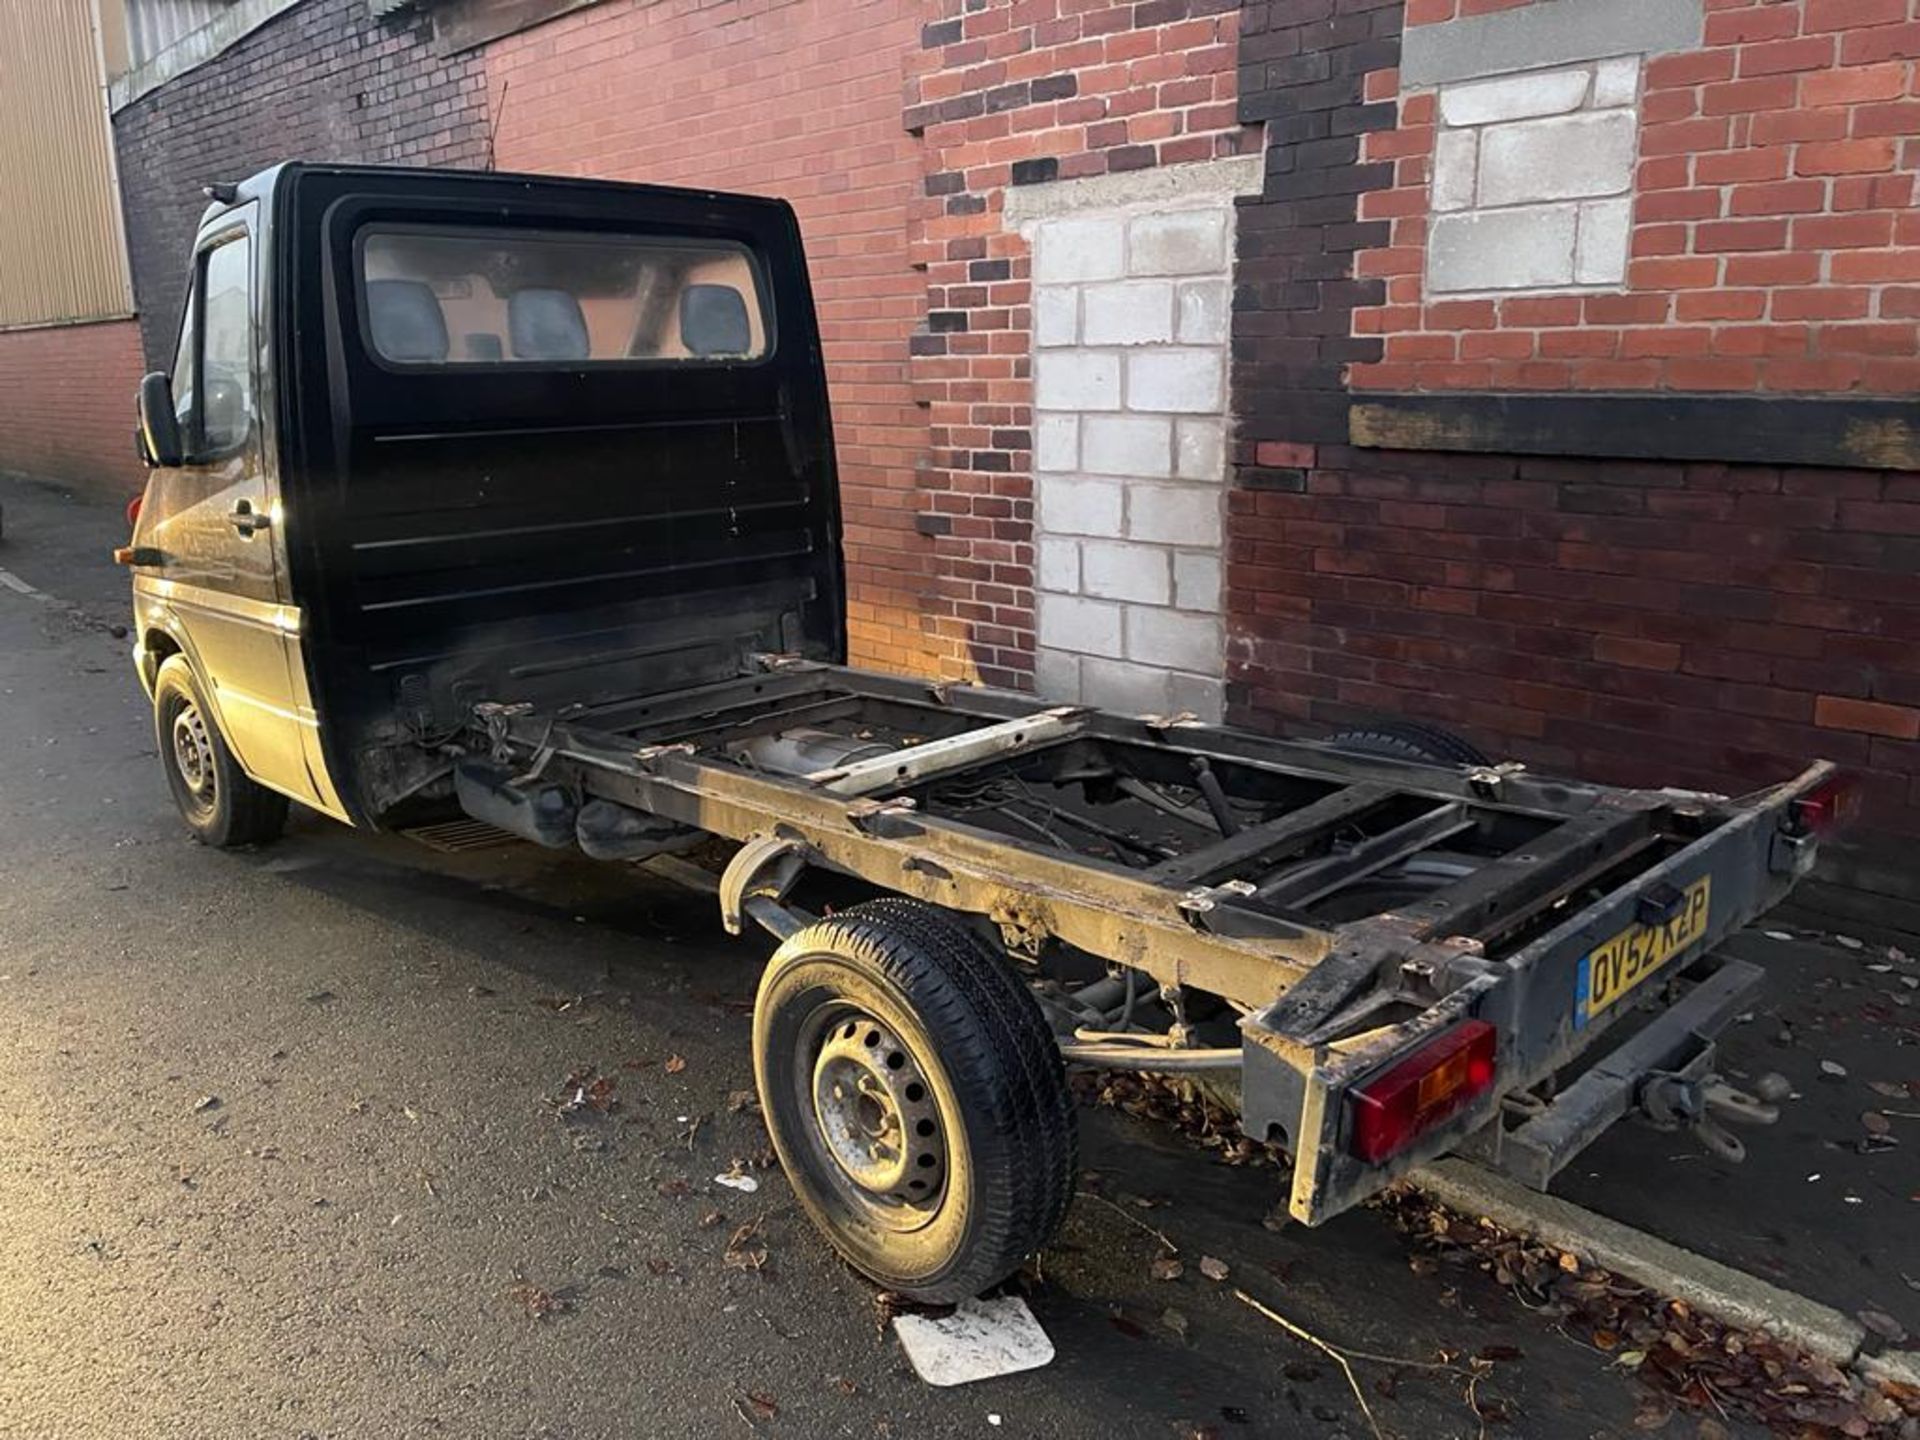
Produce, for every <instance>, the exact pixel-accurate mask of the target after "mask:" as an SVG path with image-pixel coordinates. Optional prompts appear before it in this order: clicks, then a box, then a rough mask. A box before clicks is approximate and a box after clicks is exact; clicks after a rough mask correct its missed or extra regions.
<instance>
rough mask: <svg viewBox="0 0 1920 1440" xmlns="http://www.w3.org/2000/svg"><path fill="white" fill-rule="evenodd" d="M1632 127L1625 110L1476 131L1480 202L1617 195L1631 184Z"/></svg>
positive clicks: (1635, 127) (1526, 202)
mask: <svg viewBox="0 0 1920 1440" xmlns="http://www.w3.org/2000/svg"><path fill="white" fill-rule="evenodd" d="M1638 129H1639V127H1638V125H1637V124H1636V122H1635V119H1634V116H1633V113H1632V112H1631V111H1628V110H1602V111H1596V112H1592V113H1589V114H1585V115H1566V116H1562V117H1560V118H1557V119H1552V120H1528V121H1522V122H1518V123H1515V124H1511V125H1493V126H1489V127H1488V128H1487V129H1485V130H1483V131H1481V132H1480V184H1479V188H1478V191H1477V199H1478V201H1479V203H1480V204H1482V205H1531V204H1535V203H1537V202H1540V201H1544V200H1571V199H1578V198H1582V197H1585V196H1590V195H1622V194H1625V193H1626V192H1627V191H1628V190H1629V189H1631V188H1632V185H1633V163H1634V152H1635V149H1636V147H1637V145H1638V142H1639V135H1638Z"/></svg>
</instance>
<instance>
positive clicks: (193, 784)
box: [153, 655, 287, 849]
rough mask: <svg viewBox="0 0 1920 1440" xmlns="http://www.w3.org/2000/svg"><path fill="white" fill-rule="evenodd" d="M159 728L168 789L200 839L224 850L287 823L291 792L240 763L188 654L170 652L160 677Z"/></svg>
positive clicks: (255, 841) (156, 693)
mask: <svg viewBox="0 0 1920 1440" xmlns="http://www.w3.org/2000/svg"><path fill="white" fill-rule="evenodd" d="M153 732H154V734H153V738H154V743H155V744H156V745H158V746H159V749H160V764H161V766H162V767H163V768H164V769H165V770H166V772H167V788H168V789H170V790H171V791H173V802H174V804H176V805H178V806H179V807H180V815H181V818H183V819H184V820H185V821H186V822H187V828H188V829H189V830H191V831H193V834H194V838H195V839H197V840H199V841H201V842H202V843H203V844H207V845H213V846H217V847H219V848H221V849H231V848H233V847H235V846H240V845H264V844H266V843H267V842H268V841H269V840H272V839H274V838H276V837H277V836H278V835H279V834H280V831H281V830H282V829H283V828H285V826H286V823H287V797H286V796H284V795H281V794H279V793H278V792H276V791H273V790H269V789H267V788H266V787H265V786H264V785H260V784H257V783H255V782H254V781H253V780H252V779H250V778H249V777H248V775H247V772H246V771H244V770H242V769H241V768H240V762H239V761H237V760H235V759H234V758H233V752H232V751H231V750H229V749H228V748H227V742H226V739H225V737H223V736H222V735H221V734H220V727H219V726H218V725H216V724H215V723H214V720H213V716H212V714H211V713H210V712H209V711H208V709H207V703H206V700H205V699H204V697H202V695H201V693H200V686H199V682H197V681H196V680H195V679H194V676H193V667H192V666H190V665H189V664H187V661H186V658H185V657H184V656H181V655H170V656H168V657H167V659H166V660H165V662H164V663H162V665H161V666H160V673H159V674H158V675H157V676H155V677H154V682H153Z"/></svg>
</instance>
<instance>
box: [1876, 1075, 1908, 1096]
mask: <svg viewBox="0 0 1920 1440" xmlns="http://www.w3.org/2000/svg"><path fill="white" fill-rule="evenodd" d="M1867 1088H1868V1089H1869V1090H1871V1091H1873V1093H1874V1094H1876V1095H1884V1096H1885V1097H1886V1098H1887V1099H1889V1100H1905V1099H1906V1098H1907V1087H1906V1086H1904V1085H1902V1084H1900V1083H1899V1082H1898V1081H1896V1080H1869V1081H1868V1082H1867Z"/></svg>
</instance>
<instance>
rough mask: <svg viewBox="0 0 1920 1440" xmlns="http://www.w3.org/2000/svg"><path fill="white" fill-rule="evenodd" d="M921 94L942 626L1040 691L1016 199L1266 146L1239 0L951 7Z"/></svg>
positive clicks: (938, 22)
mask: <svg viewBox="0 0 1920 1440" xmlns="http://www.w3.org/2000/svg"><path fill="white" fill-rule="evenodd" d="M932 8H935V9H937V10H938V12H939V16H938V18H937V19H935V20H934V22H933V23H931V24H929V25H928V26H927V29H926V33H925V35H924V37H923V39H924V42H925V47H926V48H925V53H924V56H923V57H922V59H921V61H920V63H919V67H918V72H919V73H918V74H917V76H916V78H915V79H914V80H913V82H912V83H911V85H910V87H909V96H908V100H909V103H908V109H907V113H906V123H907V124H908V125H909V126H910V127H911V128H913V129H914V130H916V131H918V132H920V133H921V135H922V138H923V140H924V144H925V150H924V159H925V164H926V179H925V191H926V198H925V199H924V200H922V201H921V202H919V203H918V204H917V206H916V208H915V217H914V232H913V233H914V241H915V243H914V258H915V260H916V262H917V263H919V264H921V265H922V266H924V267H925V270H926V283H927V304H928V308H929V312H930V313H929V317H928V327H927V332H926V333H924V334H922V335H919V336H917V337H916V338H915V341H914V356H915V359H914V366H913V378H914V391H915V395H916V397H917V398H918V399H919V400H920V401H921V402H922V403H923V404H924V405H925V406H926V410H927V415H928V419H929V421H930V423H931V434H930V436H929V439H930V441H931V447H932V448H931V452H930V455H929V457H928V464H927V466H926V468H925V470H924V471H923V473H922V475H921V477H920V487H921V490H922V499H921V501H920V505H921V507H922V510H923V518H922V522H921V523H922V525H923V526H924V527H925V528H926V529H927V530H929V531H930V532H931V533H932V534H933V535H934V542H933V543H934V547H935V550H934V557H933V558H934V565H935V591H934V594H933V595H932V596H931V597H930V603H931V604H932V605H933V606H935V607H936V613H937V614H940V615H951V616H952V617H953V619H954V620H955V621H957V622H958V623H959V625H960V626H962V627H964V631H965V633H966V635H967V636H968V643H969V648H970V652H971V656H972V661H973V667H972V668H973V669H974V671H975V672H976V673H977V674H978V675H979V676H980V677H981V678H982V679H984V680H988V681H990V682H992V683H995V684H1001V685H1018V686H1023V687H1025V686H1030V685H1031V684H1032V675H1033V664H1034V655H1033V652H1034V609H1033V563H1034V562H1033V554H1034V547H1033V541H1032V535H1033V481H1032V442H1031V425H1032V404H1033V380H1032V361H1031V356H1032V336H1031V330H1030V326H1031V314H1030V308H1029V307H1030V301H1031V293H1032V292H1031V276H1030V269H1029V266H1030V261H1031V257H1030V255H1029V254H1028V247H1027V242H1026V241H1025V239H1024V238H1023V237H1022V236H1020V235H1019V234H1017V233H1015V232H1013V231H1010V230H1009V229H1008V228H1007V227H1006V224H1005V220H1004V210H1005V204H1006V196H1007V192H1008V190H1009V188H1010V187H1013V186H1018V185H1025V184H1036V183H1044V182H1047V181H1052V180H1071V179H1077V178H1082V177H1086V176H1094V175H1105V174H1109V173H1118V172H1123V171H1134V170H1145V169H1149V168H1152V167H1154V166H1159V165H1175V164H1181V163H1185V162H1189V161H1198V160H1209V159H1213V158H1216V157H1219V156H1224V155H1234V154H1238V153H1241V152H1242V151H1243V150H1251V149H1255V148H1257V147H1258V143H1259V139H1258V131H1257V130H1246V129H1243V128H1242V127H1241V125H1240V122H1239V118H1238V115H1237V112H1236V107H1235V103H1234V101H1235V90H1236V82H1235V68H1234V67H1235V62H1236V56H1237V38H1238V32H1239V26H1238V20H1239V16H1238V13H1237V12H1238V10H1239V0H1142V3H1133V0H1073V3H1061V0H1003V3H996V4H992V5H987V6H984V7H983V6H980V5H978V4H977V3H975V0H939V3H938V5H937V6H935V7H932Z"/></svg>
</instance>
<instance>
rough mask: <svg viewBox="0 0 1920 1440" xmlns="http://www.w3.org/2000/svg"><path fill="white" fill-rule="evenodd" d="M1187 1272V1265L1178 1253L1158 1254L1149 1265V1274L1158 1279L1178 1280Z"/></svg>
mask: <svg viewBox="0 0 1920 1440" xmlns="http://www.w3.org/2000/svg"><path fill="white" fill-rule="evenodd" d="M1186 1273H1187V1267H1186V1266H1185V1265H1184V1264H1182V1263H1181V1261H1180V1257H1179V1256H1177V1255H1157V1256H1155V1257H1154V1259H1153V1260H1152V1261H1151V1262H1150V1263H1149V1264H1148V1266H1147V1274H1149V1275H1151V1276H1152V1277H1153V1278H1154V1279H1156V1280H1178V1279H1179V1278H1180V1277H1181V1276H1182V1275H1184V1274H1186Z"/></svg>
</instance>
